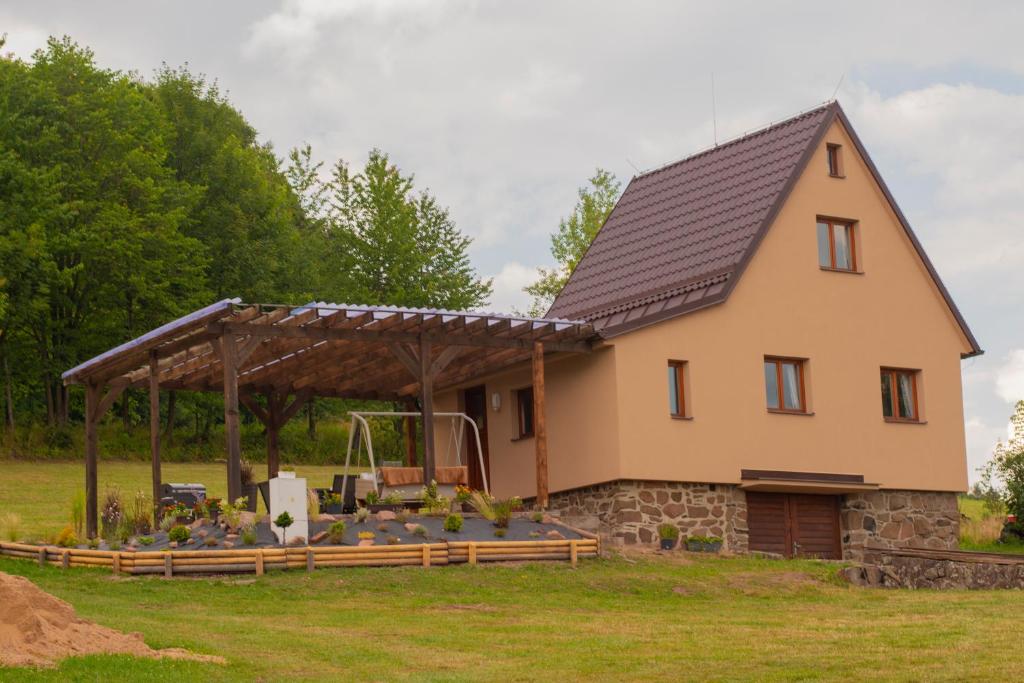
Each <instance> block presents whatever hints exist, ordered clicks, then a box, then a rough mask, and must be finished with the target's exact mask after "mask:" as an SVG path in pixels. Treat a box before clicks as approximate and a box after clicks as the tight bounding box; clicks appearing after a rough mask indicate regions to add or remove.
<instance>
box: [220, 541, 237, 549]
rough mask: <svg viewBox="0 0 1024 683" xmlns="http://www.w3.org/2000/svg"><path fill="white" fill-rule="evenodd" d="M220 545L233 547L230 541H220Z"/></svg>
mask: <svg viewBox="0 0 1024 683" xmlns="http://www.w3.org/2000/svg"><path fill="white" fill-rule="evenodd" d="M221 545H222V546H224V547H225V548H234V547H235V544H234V543H232V542H231V541H224V542H223V543H221Z"/></svg>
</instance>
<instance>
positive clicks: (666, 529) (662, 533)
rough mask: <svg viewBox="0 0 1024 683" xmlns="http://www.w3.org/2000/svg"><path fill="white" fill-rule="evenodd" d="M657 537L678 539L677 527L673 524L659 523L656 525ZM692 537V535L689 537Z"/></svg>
mask: <svg viewBox="0 0 1024 683" xmlns="http://www.w3.org/2000/svg"><path fill="white" fill-rule="evenodd" d="M658 538H660V539H662V540H665V541H675V540H678V539H679V527H677V526H676V525H675V524H668V523H667V522H666V523H665V524H659V525H658ZM691 538H692V537H691Z"/></svg>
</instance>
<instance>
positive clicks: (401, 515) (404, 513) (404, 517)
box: [395, 509, 409, 524]
mask: <svg viewBox="0 0 1024 683" xmlns="http://www.w3.org/2000/svg"><path fill="white" fill-rule="evenodd" d="M395 521H396V522H398V523H399V524H405V523H406V522H408V521H409V511H408V510H404V509H403V510H399V511H398V512H396V513H395Z"/></svg>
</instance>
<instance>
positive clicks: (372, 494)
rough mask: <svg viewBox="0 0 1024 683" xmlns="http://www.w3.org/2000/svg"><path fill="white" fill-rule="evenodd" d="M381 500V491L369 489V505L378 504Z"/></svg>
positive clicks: (367, 496)
mask: <svg viewBox="0 0 1024 683" xmlns="http://www.w3.org/2000/svg"><path fill="white" fill-rule="evenodd" d="M379 502H380V494H379V493H377V492H376V491H367V492H366V504H367V505H376V504H377V503H379Z"/></svg>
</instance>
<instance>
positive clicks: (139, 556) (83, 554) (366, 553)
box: [0, 537, 600, 577]
mask: <svg viewBox="0 0 1024 683" xmlns="http://www.w3.org/2000/svg"><path fill="white" fill-rule="evenodd" d="M599 549H600V548H599V541H598V539H597V538H596V537H593V538H581V539H572V540H555V541H552V540H544V541H479V542H474V541H459V542H440V543H424V544H419V545H373V546H323V547H315V548H314V547H312V546H298V547H289V548H249V549H239V550H228V549H225V550H157V551H152V550H120V551H117V550H83V549H78V548H60V547H57V546H39V545H31V544H26V543H0V555H4V556H7V557H19V558H23V559H28V560H35V561H37V562H38V563H39V564H40V566H45V565H52V566H57V567H64V568H68V567H103V568H110V570H111V571H112V572H113V573H114V574H122V573H123V574H163V575H164V576H165V577H171V576H174V575H175V574H226V573H249V574H253V573H254V574H256V575H257V576H259V575H262V574H263V573H264V572H266V571H268V570H271V569H305V570H307V571H313V570H314V569H320V568H324V567H393V566H403V565H406V566H422V567H432V566H435V565H447V564H458V563H469V564H477V563H479V562H503V561H504V562H510V561H519V560H558V561H567V562H570V563H571V564H572V566H574V567H575V566H576V564H577V562H578V561H579V559H580V558H589V557H597V555H598V552H599Z"/></svg>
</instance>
